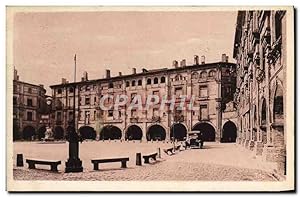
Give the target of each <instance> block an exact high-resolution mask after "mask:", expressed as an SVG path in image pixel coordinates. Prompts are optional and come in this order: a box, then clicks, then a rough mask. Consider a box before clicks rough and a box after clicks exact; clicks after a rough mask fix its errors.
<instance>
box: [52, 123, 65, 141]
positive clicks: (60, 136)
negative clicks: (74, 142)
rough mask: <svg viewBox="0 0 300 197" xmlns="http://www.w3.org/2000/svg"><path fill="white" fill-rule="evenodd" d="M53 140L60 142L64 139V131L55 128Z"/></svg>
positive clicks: (58, 127) (59, 127)
mask: <svg viewBox="0 0 300 197" xmlns="http://www.w3.org/2000/svg"><path fill="white" fill-rule="evenodd" d="M53 137H54V139H56V140H60V139H63V138H64V129H63V128H62V127H61V126H57V127H55V128H54V134H53Z"/></svg>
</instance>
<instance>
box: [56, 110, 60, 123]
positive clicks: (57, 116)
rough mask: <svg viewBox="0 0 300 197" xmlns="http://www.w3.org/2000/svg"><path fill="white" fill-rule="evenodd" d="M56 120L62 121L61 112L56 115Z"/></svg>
mask: <svg viewBox="0 0 300 197" xmlns="http://www.w3.org/2000/svg"><path fill="white" fill-rule="evenodd" d="M56 120H58V121H61V112H57V113H56Z"/></svg>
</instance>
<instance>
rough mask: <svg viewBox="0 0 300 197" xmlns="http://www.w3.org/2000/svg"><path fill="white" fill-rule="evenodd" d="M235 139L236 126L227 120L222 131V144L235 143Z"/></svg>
mask: <svg viewBox="0 0 300 197" xmlns="http://www.w3.org/2000/svg"><path fill="white" fill-rule="evenodd" d="M236 137H237V128H236V125H235V124H234V123H233V122H232V121H230V120H228V121H227V122H226V123H225V124H224V125H223V129H222V139H221V141H222V142H235V140H236Z"/></svg>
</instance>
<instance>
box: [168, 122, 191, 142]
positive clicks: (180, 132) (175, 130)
mask: <svg viewBox="0 0 300 197" xmlns="http://www.w3.org/2000/svg"><path fill="white" fill-rule="evenodd" d="M186 135H187V129H186V127H185V126H184V125H183V124H182V123H175V124H173V125H172V126H171V128H170V138H171V139H173V137H174V139H176V140H178V141H183V140H184V138H185V137H186Z"/></svg>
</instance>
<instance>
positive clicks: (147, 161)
mask: <svg viewBox="0 0 300 197" xmlns="http://www.w3.org/2000/svg"><path fill="white" fill-rule="evenodd" d="M156 156H157V153H152V154H148V155H144V156H143V159H144V161H145V162H144V163H150V162H149V159H150V158H152V159H153V160H154V161H156Z"/></svg>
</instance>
